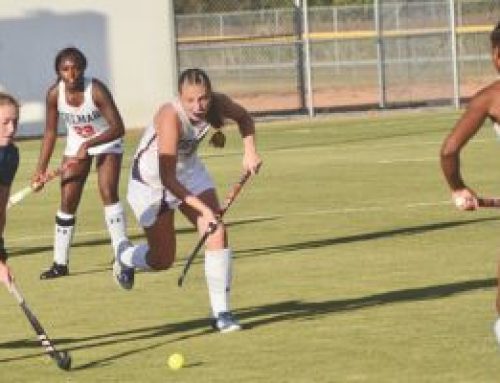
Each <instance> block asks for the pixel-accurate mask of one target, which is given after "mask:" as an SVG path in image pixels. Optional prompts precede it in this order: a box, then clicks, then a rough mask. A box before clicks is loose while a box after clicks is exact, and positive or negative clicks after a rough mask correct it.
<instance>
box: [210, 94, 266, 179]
mask: <svg viewBox="0 0 500 383" xmlns="http://www.w3.org/2000/svg"><path fill="white" fill-rule="evenodd" d="M213 97H214V98H216V99H217V100H216V102H217V103H218V105H220V108H221V112H222V114H223V116H224V117H227V118H229V119H231V120H233V121H235V122H236V124H237V125H238V129H239V131H240V134H241V137H242V139H243V149H244V154H243V169H244V170H245V171H249V172H250V173H252V174H256V173H257V172H258V171H259V169H260V167H261V165H262V160H261V158H260V156H259V154H258V153H257V146H256V142H255V124H254V121H253V118H252V116H250V114H249V113H248V111H247V110H246V109H245V108H244V107H242V106H241V105H240V104H238V103H236V102H234V101H233V100H231V99H230V98H229V97H228V96H226V95H224V94H221V93H216V94H214V95H213Z"/></svg>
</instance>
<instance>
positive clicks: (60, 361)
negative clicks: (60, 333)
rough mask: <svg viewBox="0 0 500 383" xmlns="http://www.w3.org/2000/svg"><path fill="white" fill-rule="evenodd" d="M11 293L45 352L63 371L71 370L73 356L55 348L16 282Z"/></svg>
mask: <svg viewBox="0 0 500 383" xmlns="http://www.w3.org/2000/svg"><path fill="white" fill-rule="evenodd" d="M9 291H10V292H11V294H12V295H13V296H14V297H15V298H16V300H17V303H19V306H21V309H22V310H23V313H24V315H26V318H28V321H29V322H30V324H31V327H33V329H34V330H35V332H36V335H37V336H38V340H39V341H40V343H41V345H42V347H44V348H45V352H46V353H47V354H48V355H49V356H50V357H51V358H52V359H54V361H55V362H56V363H57V366H58V367H59V368H60V369H62V370H66V371H67V370H69V369H70V368H71V356H70V355H69V354H68V352H67V351H58V350H56V348H55V347H54V344H53V343H52V341H51V340H50V339H49V337H48V336H47V333H46V332H45V330H44V329H43V327H42V325H41V324H40V321H39V320H38V318H37V317H36V316H35V314H33V312H32V311H31V310H30V308H29V307H28V305H27V304H26V301H25V300H24V297H23V296H22V295H21V293H20V292H19V290H18V289H17V287H16V285H15V284H14V281H12V282H11V284H10V286H9Z"/></svg>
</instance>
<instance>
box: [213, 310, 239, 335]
mask: <svg viewBox="0 0 500 383" xmlns="http://www.w3.org/2000/svg"><path fill="white" fill-rule="evenodd" d="M212 327H213V328H214V330H217V331H219V332H222V333H224V332H232V331H239V330H241V325H240V324H239V323H238V321H237V320H236V319H235V318H234V317H233V314H231V313H230V312H229V311H226V312H222V313H219V315H218V316H217V318H213V319H212Z"/></svg>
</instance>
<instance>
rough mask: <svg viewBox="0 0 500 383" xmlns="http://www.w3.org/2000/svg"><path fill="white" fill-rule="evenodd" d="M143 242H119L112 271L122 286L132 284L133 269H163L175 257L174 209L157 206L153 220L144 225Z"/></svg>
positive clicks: (129, 287) (126, 287)
mask: <svg viewBox="0 0 500 383" xmlns="http://www.w3.org/2000/svg"><path fill="white" fill-rule="evenodd" d="M144 233H145V234H146V238H147V243H142V244H139V245H136V246H133V245H132V244H131V243H130V242H128V245H127V244H126V243H123V245H122V244H120V246H119V249H118V259H117V260H116V261H115V265H114V266H113V274H114V276H115V278H116V281H117V282H118V284H119V285H120V286H121V287H123V288H124V289H127V290H129V289H131V288H132V287H133V285H134V270H135V269H139V270H145V271H149V270H155V271H159V270H165V269H168V268H169V267H170V266H171V265H172V264H173V262H174V260H175V251H176V241H175V229H174V211H173V210H169V209H166V208H164V209H161V210H160V213H159V214H158V217H157V218H156V221H155V223H154V224H153V225H152V226H150V227H146V228H144Z"/></svg>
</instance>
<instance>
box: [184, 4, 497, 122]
mask: <svg viewBox="0 0 500 383" xmlns="http://www.w3.org/2000/svg"><path fill="white" fill-rule="evenodd" d="M212 1H219V2H220V7H219V8H222V9H224V11H221V12H218V13H203V14H181V13H177V14H176V31H177V40H178V62H179V69H180V70H183V69H185V68H189V67H200V68H203V69H205V70H206V71H207V72H208V73H209V75H210V76H211V78H212V79H213V82H214V86H215V88H216V89H218V90H220V91H223V92H226V93H228V94H230V95H231V96H232V97H234V98H235V99H237V100H238V101H239V102H241V103H242V104H243V105H245V106H246V107H247V108H248V109H249V110H251V111H252V112H254V113H263V114H270V113H276V112H279V113H281V112H288V113H293V112H304V111H305V110H306V108H307V107H308V104H307V95H308V94H310V95H312V105H309V108H314V110H316V111H322V110H349V109H354V110H356V109H360V110H361V109H366V108H372V107H397V106H400V105H404V106H412V105H414V106H420V105H434V104H442V103H445V104H446V103H447V104H453V102H454V99H456V98H457V97H458V98H459V99H463V98H467V97H470V96H471V95H472V94H473V93H474V92H475V91H477V90H478V89H479V88H480V87H482V86H484V85H486V84H487V83H488V82H489V81H491V80H492V79H494V78H495V77H496V74H495V73H494V71H493V68H492V66H491V63H490V48H489V33H490V31H491V30H492V28H493V26H494V25H495V24H496V23H497V22H498V21H500V0H455V1H451V0H432V1H418V2H416V1H403V0H393V1H388V0H385V1H383V0H380V1H375V2H374V4H373V5H363V6H318V7H312V6H310V7H308V9H307V18H308V26H309V31H306V30H305V29H304V22H303V21H304V17H303V16H304V15H303V13H302V9H303V8H302V7H301V4H296V3H301V2H300V1H298V2H293V1H290V2H289V3H287V4H288V5H287V6H285V7H280V8H276V9H255V10H245V11H237V10H234V6H235V3H234V2H232V1H229V0H212ZM218 5H219V4H218ZM297 5H298V6H297ZM451 7H453V8H454V13H452V12H451ZM226 9H227V11H226ZM453 20H455V23H454V24H452V21H453ZM306 42H308V43H309V44H308V45H307V44H305V43H306ZM454 44H455V46H456V50H455V51H454V50H453V46H454ZM307 47H309V50H308V51H306V49H307ZM306 53H308V54H309V57H310V60H309V61H307V60H306V58H307V55H306ZM454 53H455V54H454ZM308 62H309V63H310V64H309V65H307V63H308ZM307 73H309V74H310V79H311V81H310V83H309V82H308V81H307V76H305V74H307ZM309 85H310V89H309ZM309 90H310V92H309V93H308V91H309Z"/></svg>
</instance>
